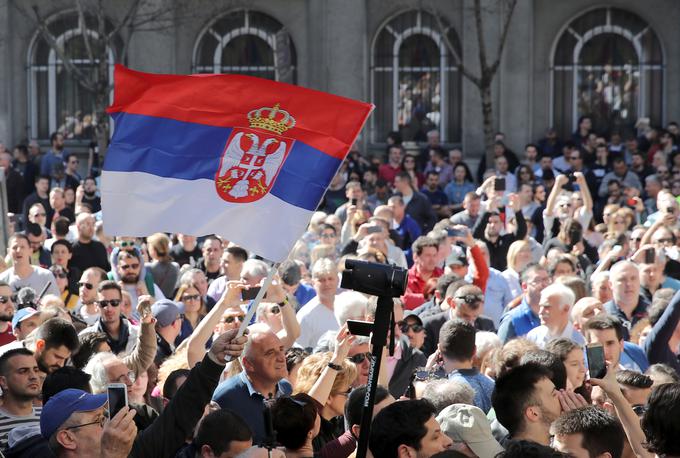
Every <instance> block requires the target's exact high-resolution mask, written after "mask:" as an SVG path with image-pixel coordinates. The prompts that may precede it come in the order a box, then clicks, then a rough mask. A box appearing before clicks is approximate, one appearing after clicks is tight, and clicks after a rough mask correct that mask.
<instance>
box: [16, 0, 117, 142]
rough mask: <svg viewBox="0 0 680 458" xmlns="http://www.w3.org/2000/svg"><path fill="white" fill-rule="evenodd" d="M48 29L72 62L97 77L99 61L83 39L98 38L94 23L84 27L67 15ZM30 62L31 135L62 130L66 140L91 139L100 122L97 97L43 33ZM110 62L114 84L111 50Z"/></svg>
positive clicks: (43, 135)
mask: <svg viewBox="0 0 680 458" xmlns="http://www.w3.org/2000/svg"><path fill="white" fill-rule="evenodd" d="M47 27H48V30H49V31H50V32H51V34H52V36H54V37H55V39H56V43H57V44H58V46H59V47H60V48H61V49H63V51H64V55H65V56H68V60H69V61H70V62H71V63H72V64H73V65H74V66H76V67H78V69H79V70H80V71H81V72H82V73H83V74H86V75H88V74H93V73H94V69H95V68H96V67H97V65H99V60H98V59H96V58H95V60H94V61H93V60H91V59H90V58H89V55H88V52H87V48H86V45H85V40H84V38H83V36H84V34H88V35H89V36H90V37H91V38H96V37H97V36H98V35H97V31H96V30H98V27H97V25H96V24H95V23H94V21H90V19H89V18H88V19H86V21H85V24H81V23H79V21H78V15H77V14H76V13H67V14H62V15H59V16H56V17H55V18H53V19H52V20H50V21H48V24H47ZM95 57H96V56H95ZM27 60H28V79H29V85H28V101H29V109H28V113H29V119H30V132H29V133H30V136H31V137H32V138H41V139H46V138H49V136H50V133H52V132H55V131H59V132H61V133H63V134H64V137H65V138H69V139H81V140H91V139H92V138H93V135H94V125H96V123H97V116H96V114H95V96H94V94H92V93H91V92H89V91H88V90H86V89H85V88H83V87H82V86H81V85H80V84H78V82H77V80H76V78H74V77H73V76H72V75H71V74H70V73H69V72H68V71H67V70H66V68H65V67H64V63H63V61H62V59H61V58H60V57H59V55H58V54H57V52H55V51H54V49H52V48H51V47H50V45H49V44H48V43H47V41H46V40H45V39H44V38H43V36H42V35H41V34H40V33H39V32H38V33H37V34H36V36H35V37H34V39H33V41H32V42H31V46H30V47H29V51H28V59H27ZM107 62H108V67H109V81H111V80H113V64H114V54H113V50H111V49H107Z"/></svg>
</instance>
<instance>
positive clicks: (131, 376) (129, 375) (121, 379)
mask: <svg viewBox="0 0 680 458" xmlns="http://www.w3.org/2000/svg"><path fill="white" fill-rule="evenodd" d="M126 380H128V381H129V382H130V383H135V380H137V374H135V371H128V372H127V374H123V375H121V376H120V377H118V378H117V379H116V382H118V383H125V381H126Z"/></svg>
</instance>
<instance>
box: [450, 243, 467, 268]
mask: <svg viewBox="0 0 680 458" xmlns="http://www.w3.org/2000/svg"><path fill="white" fill-rule="evenodd" d="M467 264H468V262H467V255H466V253H465V250H463V249H462V248H461V247H459V246H458V245H453V246H452V247H451V254H450V255H448V256H447V258H446V265H447V266H467Z"/></svg>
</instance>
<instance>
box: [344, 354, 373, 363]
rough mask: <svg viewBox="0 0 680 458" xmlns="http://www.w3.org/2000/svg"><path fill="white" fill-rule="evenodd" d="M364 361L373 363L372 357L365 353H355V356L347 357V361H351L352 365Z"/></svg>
mask: <svg viewBox="0 0 680 458" xmlns="http://www.w3.org/2000/svg"><path fill="white" fill-rule="evenodd" d="M366 359H368V360H369V361H373V355H372V354H371V353H369V352H366V353H357V354H356V355H354V356H350V357H349V360H350V361H352V362H353V363H354V364H361V363H363V362H364V361H365V360H366Z"/></svg>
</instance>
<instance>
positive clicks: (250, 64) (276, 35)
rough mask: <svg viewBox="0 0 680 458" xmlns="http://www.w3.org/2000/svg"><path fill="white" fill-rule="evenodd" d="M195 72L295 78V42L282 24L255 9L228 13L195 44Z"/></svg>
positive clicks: (213, 24) (279, 79)
mask: <svg viewBox="0 0 680 458" xmlns="http://www.w3.org/2000/svg"><path fill="white" fill-rule="evenodd" d="M192 62H193V64H192V70H193V73H240V74H243V75H250V76H257V77H260V78H268V79H272V80H277V81H284V82H289V83H295V82H296V65H297V56H296V53H295V46H294V45H293V43H292V40H291V39H290V36H289V35H288V32H287V31H286V30H285V28H284V27H283V25H281V23H280V22H279V21H277V20H276V19H274V18H272V17H271V16H269V15H267V14H264V13H260V12H258V11H252V10H238V11H232V12H231V13H228V14H226V15H224V16H222V17H220V18H218V19H217V20H215V21H214V22H212V23H210V24H209V25H208V26H207V27H206V29H205V30H203V32H201V34H200V35H199V37H198V39H197V40H196V45H195V46H194V55H193V61H192Z"/></svg>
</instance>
